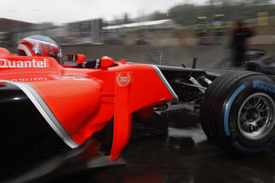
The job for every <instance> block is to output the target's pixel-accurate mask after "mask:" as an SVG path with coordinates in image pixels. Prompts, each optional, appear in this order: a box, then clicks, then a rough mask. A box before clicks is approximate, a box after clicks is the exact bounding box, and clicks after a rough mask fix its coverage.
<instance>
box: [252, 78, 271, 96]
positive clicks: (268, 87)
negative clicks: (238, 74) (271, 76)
mask: <svg viewBox="0 0 275 183" xmlns="http://www.w3.org/2000/svg"><path fill="white" fill-rule="evenodd" d="M253 88H256V89H260V90H265V91H268V92H271V93H274V94H275V86H274V85H273V84H270V83H266V82H263V81H253Z"/></svg>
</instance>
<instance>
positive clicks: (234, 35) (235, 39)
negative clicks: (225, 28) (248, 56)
mask: <svg viewBox="0 0 275 183" xmlns="http://www.w3.org/2000/svg"><path fill="white" fill-rule="evenodd" d="M230 35H231V36H230V37H231V39H232V43H231V49H232V51H233V58H232V59H233V60H232V64H233V66H235V67H240V66H242V65H243V64H244V62H245V52H246V50H247V47H248V44H247V38H250V37H252V36H253V33H252V27H251V26H244V25H243V22H242V21H241V20H238V21H237V27H235V28H232V29H231V34H230Z"/></svg>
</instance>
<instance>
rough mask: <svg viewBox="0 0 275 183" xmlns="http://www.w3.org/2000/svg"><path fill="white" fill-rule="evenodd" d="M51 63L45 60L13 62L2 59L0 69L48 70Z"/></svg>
mask: <svg viewBox="0 0 275 183" xmlns="http://www.w3.org/2000/svg"><path fill="white" fill-rule="evenodd" d="M48 65H49V63H48V60H47V59H44V60H35V59H33V60H31V61H30V60H24V61H21V60H17V61H11V60H7V59H0V68H23V69H25V68H46V67H48Z"/></svg>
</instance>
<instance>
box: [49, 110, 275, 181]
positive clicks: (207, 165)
mask: <svg viewBox="0 0 275 183" xmlns="http://www.w3.org/2000/svg"><path fill="white" fill-rule="evenodd" d="M162 120H165V121H166V122H167V123H168V131H167V133H163V134H161V135H154V136H145V137H139V138H134V139H131V141H130V143H129V144H128V146H127V147H126V149H125V150H124V152H123V155H122V158H123V159H124V161H126V162H127V164H125V165H119V166H113V167H109V168H100V169H91V170H87V171H85V172H79V173H77V174H71V175H67V176H66V177H59V178H56V179H55V180H51V181H50V182H54V183H57V182H61V181H62V182H69V183H74V182H75V183H76V182H77V183H78V182H84V183H86V182H89V183H90V182H95V183H213V182H218V183H232V182H238V183H271V182H274V178H275V176H274V170H275V166H274V165H275V164H274V162H275V153H274V152H275V145H272V146H271V147H269V148H268V149H267V150H265V151H264V152H263V153H261V154H258V155H255V156H244V157H236V156H232V155H230V154H228V153H226V152H224V151H222V150H221V149H220V148H219V147H217V146H216V145H214V144H213V143H211V142H209V141H208V140H207V138H206V136H205V135H204V132H203V131H202V129H201V126H200V123H199V121H200V120H199V114H198V112H197V111H196V112H194V111H193V107H190V106H188V107H185V106H172V110H168V111H165V112H162ZM143 135H146V130H145V131H144V134H143Z"/></svg>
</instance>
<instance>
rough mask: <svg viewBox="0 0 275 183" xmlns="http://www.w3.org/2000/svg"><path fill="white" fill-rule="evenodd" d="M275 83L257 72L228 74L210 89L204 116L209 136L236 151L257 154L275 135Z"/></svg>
mask: <svg viewBox="0 0 275 183" xmlns="http://www.w3.org/2000/svg"><path fill="white" fill-rule="evenodd" d="M274 96H275V85H273V82H272V80H271V79H270V78H268V77H267V76H265V75H263V74H260V73H256V72H247V71H245V72H232V73H229V74H225V75H223V76H221V77H219V78H217V79H216V80H214V81H213V83H212V84H211V85H210V86H209V87H208V88H207V90H206V92H205V95H204V98H203V100H202V102H201V109H200V119H201V125H202V128H203V130H204V132H205V134H206V135H207V137H208V138H209V139H211V140H213V141H214V142H215V143H217V144H218V145H219V146H220V147H222V148H224V149H226V150H229V151H230V152H233V153H237V154H240V153H245V154H253V153H257V152H261V151H262V150H264V149H265V148H266V147H268V146H269V145H270V144H271V142H272V141H273V139H274V135H275V114H274V110H275V103H274Z"/></svg>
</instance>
